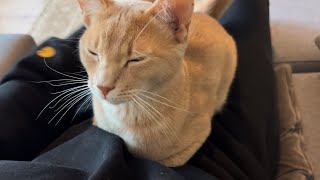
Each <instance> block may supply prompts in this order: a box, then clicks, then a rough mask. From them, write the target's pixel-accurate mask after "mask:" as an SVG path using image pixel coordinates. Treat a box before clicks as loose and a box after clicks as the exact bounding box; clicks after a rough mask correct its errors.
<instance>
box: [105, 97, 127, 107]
mask: <svg viewBox="0 0 320 180" xmlns="http://www.w3.org/2000/svg"><path fill="white" fill-rule="evenodd" d="M99 100H100V101H101V102H102V103H103V104H108V105H114V106H117V105H121V104H125V103H127V101H125V100H122V99H115V98H107V99H104V98H99Z"/></svg>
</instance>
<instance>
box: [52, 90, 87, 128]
mask: <svg viewBox="0 0 320 180" xmlns="http://www.w3.org/2000/svg"><path fill="white" fill-rule="evenodd" d="M85 93H86V92H83V93H81V94H82V95H83V96H79V97H78V99H74V100H71V101H70V102H69V103H68V104H66V105H65V106H64V107H62V108H61V109H60V111H59V112H58V113H56V115H55V116H54V117H53V118H51V120H50V121H49V122H48V124H50V123H51V122H52V121H53V120H54V119H55V118H56V117H57V116H58V114H59V113H60V112H61V111H62V110H63V109H64V108H65V107H67V106H68V105H70V104H72V103H74V102H75V103H74V104H76V103H77V102H78V101H80V100H81V99H82V98H83V97H85V95H86V94H85ZM74 104H73V105H74ZM70 109H71V108H69V109H68V110H70ZM68 110H67V111H68ZM65 114H66V113H65ZM65 114H64V115H65ZM61 119H62V118H60V120H61Z"/></svg>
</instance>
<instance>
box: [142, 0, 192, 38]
mask: <svg viewBox="0 0 320 180" xmlns="http://www.w3.org/2000/svg"><path fill="white" fill-rule="evenodd" d="M193 8H194V0H156V1H155V2H154V4H153V6H152V7H151V8H150V9H149V10H148V11H147V12H146V13H148V14H151V15H152V16H157V17H159V18H160V19H161V20H164V21H165V22H166V23H168V25H170V26H171V28H172V30H173V31H174V33H175V36H176V39H177V40H178V41H179V42H184V41H185V40H186V38H187V35H188V30H189V25H190V23H191V18H192V14H193Z"/></svg>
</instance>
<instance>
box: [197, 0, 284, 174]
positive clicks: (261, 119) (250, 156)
mask: <svg viewBox="0 0 320 180" xmlns="http://www.w3.org/2000/svg"><path fill="white" fill-rule="evenodd" d="M221 23H222V25H223V26H224V27H225V28H226V29H227V31H228V32H229V33H230V34H231V35H232V36H233V37H234V39H235V41H236V43H237V47H238V56H239V57H238V67H237V73H236V78H235V80H234V83H233V86H232V89H231V92H230V95H229V100H228V104H227V105H226V106H225V108H224V110H223V111H222V112H221V113H220V114H218V115H216V116H215V117H214V120H213V122H214V123H213V130H212V134H211V136H210V137H209V139H208V141H207V142H206V144H205V145H204V146H203V148H202V149H201V151H200V152H199V153H198V156H196V157H195V158H194V159H197V160H195V161H193V162H194V163H195V164H196V165H197V166H200V167H201V168H203V169H205V170H207V171H208V172H213V173H212V174H213V175H216V176H217V177H218V178H219V177H220V178H221V179H230V178H234V179H272V178H273V177H274V175H275V172H276V168H277V160H278V140H279V137H278V136H279V135H278V123H279V122H278V118H277V109H276V101H275V100H276V99H275V82H274V72H273V66H272V48H271V38H270V30H269V8H268V2H267V0H235V2H234V4H233V5H232V6H231V8H230V9H229V10H228V11H227V13H226V15H225V16H224V17H223V18H222V19H221ZM200 161H201V163H200ZM204 164H205V165H204ZM217 174H218V175H217Z"/></svg>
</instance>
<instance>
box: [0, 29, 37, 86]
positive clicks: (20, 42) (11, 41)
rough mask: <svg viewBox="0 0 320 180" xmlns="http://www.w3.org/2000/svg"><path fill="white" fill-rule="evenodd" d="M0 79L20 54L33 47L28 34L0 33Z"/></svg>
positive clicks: (22, 54) (33, 44)
mask: <svg viewBox="0 0 320 180" xmlns="http://www.w3.org/2000/svg"><path fill="white" fill-rule="evenodd" d="M0 47H1V48H0V80H1V78H2V77H3V75H4V74H5V73H6V72H7V71H8V70H9V69H10V68H11V67H12V65H14V64H15V63H16V62H17V61H18V60H19V59H20V58H22V56H24V55H26V54H27V53H28V52H30V51H31V49H33V48H34V47H35V43H34V41H33V39H32V37H31V36H29V35H17V34H6V35H5V34H3V35H0Z"/></svg>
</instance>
